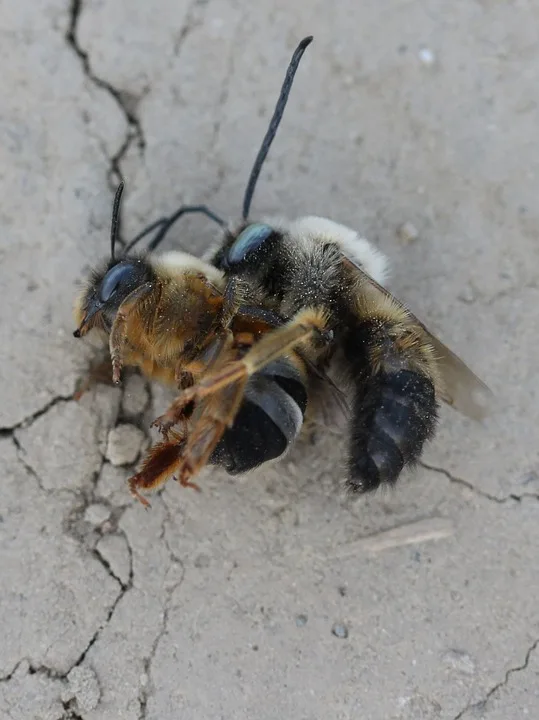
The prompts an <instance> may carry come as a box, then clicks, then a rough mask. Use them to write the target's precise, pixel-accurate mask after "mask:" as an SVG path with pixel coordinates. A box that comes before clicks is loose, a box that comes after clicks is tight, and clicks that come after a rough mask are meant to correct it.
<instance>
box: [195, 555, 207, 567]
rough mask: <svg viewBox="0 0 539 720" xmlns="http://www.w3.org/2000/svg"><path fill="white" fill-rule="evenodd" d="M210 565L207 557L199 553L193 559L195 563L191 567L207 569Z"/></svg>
mask: <svg viewBox="0 0 539 720" xmlns="http://www.w3.org/2000/svg"><path fill="white" fill-rule="evenodd" d="M209 564H210V558H209V556H208V555H204V553H201V554H200V555H197V557H196V558H195V561H194V563H193V565H194V566H195V567H197V568H207V567H208V566H209Z"/></svg>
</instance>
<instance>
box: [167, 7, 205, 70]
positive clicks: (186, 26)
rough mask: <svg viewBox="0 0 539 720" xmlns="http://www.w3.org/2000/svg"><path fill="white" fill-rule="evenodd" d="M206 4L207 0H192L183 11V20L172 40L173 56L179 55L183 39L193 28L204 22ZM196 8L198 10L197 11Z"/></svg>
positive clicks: (183, 42) (185, 38)
mask: <svg viewBox="0 0 539 720" xmlns="http://www.w3.org/2000/svg"><path fill="white" fill-rule="evenodd" d="M207 4H208V0H193V2H192V3H191V4H190V5H189V7H188V8H187V11H186V13H185V20H184V22H183V24H182V27H181V28H180V32H179V33H178V35H177V37H176V39H175V41H174V56H175V57H179V56H180V55H181V52H182V50H183V46H184V44H185V41H186V40H187V38H188V37H189V35H191V33H192V32H193V30H196V29H197V28H198V27H201V26H202V25H203V24H204V8H205V7H206V5H207ZM197 10H198V11H199V12H198V13H197Z"/></svg>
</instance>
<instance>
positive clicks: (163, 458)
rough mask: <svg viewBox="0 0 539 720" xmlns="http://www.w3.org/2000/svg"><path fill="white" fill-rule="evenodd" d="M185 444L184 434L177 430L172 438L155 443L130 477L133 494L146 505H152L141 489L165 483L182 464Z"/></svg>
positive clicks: (150, 488) (153, 488) (130, 488)
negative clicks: (138, 468)
mask: <svg viewBox="0 0 539 720" xmlns="http://www.w3.org/2000/svg"><path fill="white" fill-rule="evenodd" d="M184 445H185V438H184V436H183V434H182V433H179V432H175V433H174V434H173V435H172V438H171V439H167V440H166V441H164V442H161V443H158V444H157V445H154V447H152V448H151V449H150V450H149V452H148V454H147V455H146V458H145V459H144V462H143V463H142V467H141V468H140V470H139V471H138V472H137V473H136V474H135V475H133V476H132V477H130V478H129V480H128V485H129V491H130V492H131V495H132V496H133V497H134V498H136V499H137V500H138V501H139V502H140V503H142V505H144V507H150V503H149V502H148V500H146V498H145V497H144V496H143V495H141V494H140V492H139V490H155V489H156V488H158V487H159V486H160V485H163V484H164V483H165V482H166V480H167V479H168V478H169V477H170V476H171V475H173V474H174V473H175V471H176V469H177V467H178V465H179V464H180V462H181V456H182V451H183V448H184Z"/></svg>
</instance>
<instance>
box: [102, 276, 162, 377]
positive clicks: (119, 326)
mask: <svg viewBox="0 0 539 720" xmlns="http://www.w3.org/2000/svg"><path fill="white" fill-rule="evenodd" d="M153 289H154V285H153V284H152V283H149V282H147V283H144V285H141V286H140V287H138V288H136V289H135V290H133V292H132V293H130V294H129V295H128V296H127V297H126V298H125V300H124V301H123V303H122V304H121V305H120V307H119V308H118V312H117V313H116V317H115V318H114V322H113V324H112V329H111V332H110V338H109V348H110V357H111V361H112V382H113V383H114V384H115V385H118V384H119V382H120V373H121V371H122V366H123V354H124V348H125V344H126V342H127V318H128V317H129V314H130V313H131V312H132V311H133V309H134V308H135V307H136V305H137V303H138V301H139V300H141V299H142V298H144V297H146V295H148V294H149V293H150V292H151V291H152V290H153Z"/></svg>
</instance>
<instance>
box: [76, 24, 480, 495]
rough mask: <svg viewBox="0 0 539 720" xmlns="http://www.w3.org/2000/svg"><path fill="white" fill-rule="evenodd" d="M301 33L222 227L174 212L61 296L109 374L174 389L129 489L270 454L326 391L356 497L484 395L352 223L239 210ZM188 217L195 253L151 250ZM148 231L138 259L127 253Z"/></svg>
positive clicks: (233, 467) (289, 79)
mask: <svg viewBox="0 0 539 720" xmlns="http://www.w3.org/2000/svg"><path fill="white" fill-rule="evenodd" d="M311 41H312V37H307V38H305V39H304V40H302V42H301V43H300V44H299V45H298V47H297V48H296V50H295V52H294V54H293V56H292V59H291V61H290V64H289V67H288V70H287V73H286V77H285V80H284V83H283V85H282V88H281V92H280V95H279V98H278V101H277V104H276V107H275V111H274V114H273V117H272V119H271V121H270V125H269V128H268V130H267V132H266V135H265V137H264V139H263V142H262V145H261V147H260V149H259V152H258V155H257V157H256V160H255V162H254V165H253V168H252V170H251V174H250V177H249V181H248V184H247V188H246V190H245V194H244V199H243V212H242V219H241V220H240V221H239V222H238V223H237V224H236V225H234V226H227V225H226V224H225V223H224V222H223V221H222V220H221V219H220V218H219V217H218V216H217V215H215V213H213V212H212V211H210V210H209V209H208V208H207V207H206V206H183V207H181V208H180V209H179V210H178V211H177V212H175V213H174V214H173V215H171V216H170V217H168V218H162V219H160V220H158V221H156V222H154V223H152V224H151V225H150V226H149V227H148V228H146V230H144V231H143V232H142V233H141V234H140V235H139V236H137V237H136V238H135V239H134V240H133V241H132V242H131V243H130V244H129V245H128V246H127V248H126V250H125V251H124V256H123V257H122V258H121V259H120V260H116V259H115V239H116V235H117V226H118V216H119V204H120V197H121V191H122V186H121V185H120V188H119V190H118V192H117V195H116V199H115V204H114V209H113V221H112V229H111V258H110V260H108V261H107V262H106V263H105V265H104V266H103V267H102V268H101V270H99V271H96V272H94V274H93V276H92V278H91V280H90V283H89V285H88V286H87V288H86V289H85V291H84V292H83V293H82V295H81V296H80V298H79V299H78V301H77V303H76V309H75V317H76V320H77V326H78V329H77V330H76V331H75V334H76V335H77V336H82V335H83V334H85V333H86V332H87V331H88V330H89V329H90V328H92V327H97V328H98V329H99V330H100V331H101V332H102V333H104V335H105V337H108V341H109V346H110V355H111V360H112V372H113V380H114V381H115V382H118V381H119V379H120V371H121V368H122V366H123V365H137V366H138V367H139V368H140V369H141V370H142V372H144V373H145V374H146V375H147V376H148V377H149V378H156V379H158V380H161V381H164V382H166V383H168V384H169V385H172V386H175V387H176V388H178V390H179V394H178V395H177V397H176V398H175V400H174V401H173V402H172V404H171V406H170V407H169V408H168V410H167V411H166V412H165V413H164V414H163V415H162V416H160V417H159V418H157V419H156V420H155V421H154V423H153V424H154V425H155V426H156V427H157V428H158V429H159V430H160V432H161V433H162V435H163V439H162V441H161V442H159V443H157V444H156V445H155V446H154V447H153V448H151V449H150V451H149V453H148V455H147V456H146V458H145V459H144V460H143V462H142V465H141V468H140V470H139V472H137V473H136V474H135V475H133V477H131V478H130V480H129V487H130V490H131V493H132V494H133V495H134V497H136V498H137V499H139V500H140V501H141V502H142V503H143V504H145V505H148V504H149V503H148V501H147V500H146V498H145V497H144V496H143V495H142V494H141V491H149V490H152V489H155V488H156V487H158V486H159V485H161V484H162V483H163V482H164V481H165V480H166V479H167V478H169V477H175V478H176V479H177V480H178V481H179V482H180V484H181V485H184V486H187V485H191V486H195V487H196V485H195V484H194V483H193V482H192V478H194V477H195V476H196V475H197V473H198V472H199V471H200V470H201V469H202V468H203V467H204V466H205V465H206V464H218V465H221V466H222V467H224V468H225V469H226V470H227V472H229V473H230V474H232V475H234V474H237V473H243V472H247V471H249V470H251V469H253V468H254V467H257V466H259V465H261V464H263V463H266V462H268V461H270V460H274V459H276V458H280V457H282V456H283V455H284V453H286V452H287V451H288V449H289V448H290V447H291V446H292V444H293V443H294V441H295V440H296V439H297V437H298V435H299V434H300V432H301V429H302V427H303V425H304V422H305V418H306V413H307V411H308V409H309V408H310V407H311V406H312V405H313V404H314V400H315V399H316V397H322V403H323V402H324V397H325V393H326V392H333V393H337V396H338V397H341V398H342V397H343V395H344V391H343V388H342V387H340V388H339V387H337V386H336V385H335V383H334V381H333V380H330V377H331V376H332V374H335V373H337V375H338V376H339V377H340V378H341V385H342V386H343V387H345V388H346V395H347V396H348V397H350V398H351V399H352V400H351V407H350V408H349V419H348V479H347V485H348V488H349V489H350V490H351V491H354V492H357V493H363V492H367V491H370V490H373V489H375V488H377V487H379V486H380V485H381V484H390V485H393V484H394V483H395V482H396V481H397V479H398V478H399V476H400V475H401V472H402V471H403V469H404V468H406V467H410V466H413V464H414V463H416V462H417V461H418V459H419V458H420V456H421V453H422V451H423V447H424V445H425V443H426V442H427V441H428V440H429V439H431V438H432V437H433V436H434V434H435V430H436V426H437V421H438V416H439V407H440V404H441V402H445V403H447V404H449V405H450V406H452V407H454V408H455V409H456V410H458V411H460V412H462V413H464V414H465V415H467V416H469V417H471V418H473V419H476V420H480V419H482V418H483V417H484V416H485V414H486V413H487V411H488V406H489V404H490V401H491V393H490V391H489V389H488V388H487V387H486V385H485V384H484V383H483V382H482V381H481V380H479V378H477V377H476V376H475V375H474V374H473V372H472V371H471V370H470V369H469V368H468V367H467V366H466V365H465V364H464V363H463V362H462V360H460V359H459V358H458V357H457V356H456V355H455V354H454V353H453V352H451V350H449V349H448V348H447V347H446V346H445V345H444V344H443V343H442V342H441V341H440V340H439V339H437V338H436V337H435V336H434V335H433V334H432V333H431V332H430V331H429V330H428V329H427V328H426V327H425V325H424V324H423V323H422V322H420V320H418V318H417V317H416V316H415V315H414V314H413V313H412V312H411V311H410V310H409V309H408V308H407V307H406V306H405V305H404V304H403V303H402V302H400V301H399V300H398V299H397V298H395V297H394V296H393V295H392V294H391V293H390V292H389V291H388V290H387V289H386V288H385V287H384V283H385V282H386V278H387V267H388V263H387V259H386V258H385V256H384V255H383V254H382V253H381V252H380V251H379V250H377V249H376V248H374V247H373V246H372V245H371V244H370V243H369V242H368V241H367V240H366V239H364V238H362V237H361V236H360V235H359V234H358V233H357V232H356V231H355V230H353V229H350V228H348V227H345V226H344V225H341V224H339V223H337V222H334V221H333V220H330V219H326V218H322V217H317V216H306V217H301V218H299V219H296V220H293V221H288V220H283V219H271V218H261V219H260V220H251V219H250V208H251V203H252V199H253V195H254V191H255V187H256V183H257V180H258V177H259V175H260V171H261V168H262V166H263V163H264V161H265V158H266V156H267V154H268V151H269V149H270V146H271V144H272V142H273V139H274V137H275V134H276V132H277V129H278V127H279V124H280V121H281V119H282V116H283V113H284V109H285V106H286V103H287V100H288V95H289V93H290V89H291V87H292V83H293V80H294V76H295V73H296V71H297V68H298V65H299V62H300V60H301V57H302V55H303V53H304V51H305V49H306V48H307V46H308V45H309V44H310V43H311ZM187 213H202V214H205V215H206V216H207V217H209V218H210V219H212V220H214V221H215V222H216V223H217V224H218V225H220V226H221V236H220V239H219V242H218V243H217V245H216V246H215V247H213V248H211V249H210V250H209V251H208V252H207V253H206V254H205V255H204V257H203V258H202V259H197V258H194V257H192V256H190V255H188V254H186V253H180V252H172V253H166V254H164V255H162V256H160V257H158V256H156V255H154V251H155V250H156V248H157V247H158V245H159V244H160V243H161V242H162V241H163V239H164V238H165V236H166V234H167V233H168V231H169V230H170V228H171V227H172V225H173V224H174V223H175V222H176V221H177V220H178V219H179V218H180V217H182V216H183V215H185V214H187ZM156 229H157V233H156V235H155V237H154V238H153V240H152V241H151V242H150V243H149V245H148V248H147V251H146V253H145V254H143V255H138V256H137V255H130V254H129V252H130V250H131V249H132V247H133V246H134V245H135V244H136V243H137V242H138V241H139V240H140V239H142V237H144V236H146V235H148V234H149V233H150V232H152V231H153V230H156Z"/></svg>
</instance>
